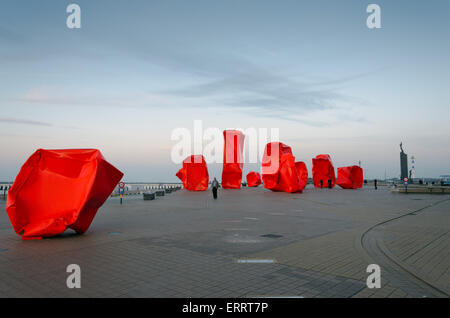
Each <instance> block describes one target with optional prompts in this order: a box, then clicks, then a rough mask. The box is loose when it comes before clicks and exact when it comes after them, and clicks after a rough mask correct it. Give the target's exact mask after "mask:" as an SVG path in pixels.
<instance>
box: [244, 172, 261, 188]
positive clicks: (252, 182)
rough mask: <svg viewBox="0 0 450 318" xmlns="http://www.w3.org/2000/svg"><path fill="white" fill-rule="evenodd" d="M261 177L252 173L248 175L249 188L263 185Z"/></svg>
mask: <svg viewBox="0 0 450 318" xmlns="http://www.w3.org/2000/svg"><path fill="white" fill-rule="evenodd" d="M261 183H262V182H261V175H260V174H259V173H258V172H255V171H250V172H249V173H248V174H247V186H248V187H257V186H259V185H260V184H261Z"/></svg>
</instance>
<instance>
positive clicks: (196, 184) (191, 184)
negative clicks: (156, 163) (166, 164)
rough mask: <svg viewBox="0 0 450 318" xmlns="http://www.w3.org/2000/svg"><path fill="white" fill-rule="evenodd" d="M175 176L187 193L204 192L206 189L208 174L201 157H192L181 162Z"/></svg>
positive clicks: (203, 159)
mask: <svg viewBox="0 0 450 318" xmlns="http://www.w3.org/2000/svg"><path fill="white" fill-rule="evenodd" d="M176 176H177V177H178V178H179V179H180V180H181V182H183V186H184V188H185V189H186V190H189V191H205V190H207V189H208V183H209V174H208V167H207V165H206V161H205V158H204V157H203V156H202V155H192V156H189V157H187V158H186V159H184V160H183V168H181V169H180V170H179V171H178V172H177V173H176Z"/></svg>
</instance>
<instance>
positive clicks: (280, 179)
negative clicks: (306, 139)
mask: <svg viewBox="0 0 450 318" xmlns="http://www.w3.org/2000/svg"><path fill="white" fill-rule="evenodd" d="M304 169H305V170H303V165H302V164H301V163H300V162H299V163H298V164H296V163H295V157H294V156H293V155H292V150H291V147H289V146H287V145H285V144H283V143H281V142H271V143H268V144H267V145H266V148H265V150H264V156H263V161H262V180H263V183H264V187H265V188H266V189H270V190H272V191H285V192H290V193H293V192H302V190H303V188H304V187H305V185H306V182H307V180H308V174H307V172H306V182H305V181H304V180H305V179H304V178H305V171H306V166H305V167H304Z"/></svg>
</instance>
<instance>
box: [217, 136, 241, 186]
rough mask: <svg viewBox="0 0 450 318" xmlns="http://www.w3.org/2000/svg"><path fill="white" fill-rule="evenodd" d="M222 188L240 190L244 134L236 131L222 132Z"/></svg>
mask: <svg viewBox="0 0 450 318" xmlns="http://www.w3.org/2000/svg"><path fill="white" fill-rule="evenodd" d="M223 137H224V140H225V144H224V150H223V168H222V187H223V188H224V189H240V188H241V181H242V168H243V167H244V158H243V150H244V138H245V136H244V134H243V133H242V132H240V131H238V130H224V131H223Z"/></svg>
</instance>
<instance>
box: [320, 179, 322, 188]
mask: <svg viewBox="0 0 450 318" xmlns="http://www.w3.org/2000/svg"><path fill="white" fill-rule="evenodd" d="M320 188H323V180H322V179H320Z"/></svg>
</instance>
